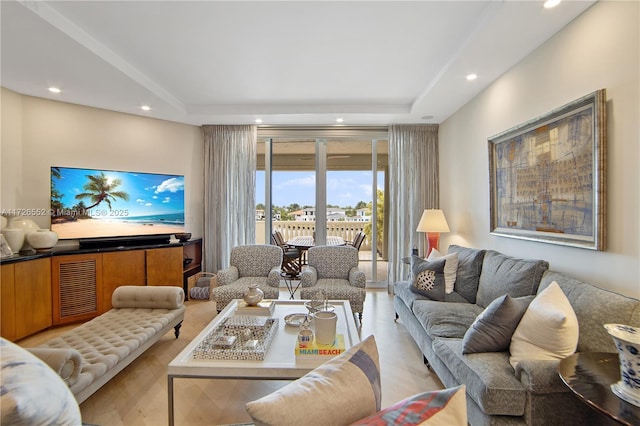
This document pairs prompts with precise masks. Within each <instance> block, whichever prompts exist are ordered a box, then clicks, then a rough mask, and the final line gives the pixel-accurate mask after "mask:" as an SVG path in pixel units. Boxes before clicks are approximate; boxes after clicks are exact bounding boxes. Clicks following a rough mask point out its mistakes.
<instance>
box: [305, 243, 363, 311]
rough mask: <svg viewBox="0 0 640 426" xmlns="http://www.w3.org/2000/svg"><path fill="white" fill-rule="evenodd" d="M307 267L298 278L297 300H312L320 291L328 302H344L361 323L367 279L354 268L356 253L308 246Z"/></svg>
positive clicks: (354, 250)
mask: <svg viewBox="0 0 640 426" xmlns="http://www.w3.org/2000/svg"><path fill="white" fill-rule="evenodd" d="M307 256H308V261H309V264H308V265H307V266H305V267H304V269H303V270H302V275H301V276H300V288H301V290H300V298H302V299H313V297H314V296H315V295H316V294H317V293H318V292H324V295H325V296H326V297H327V298H328V299H330V300H331V299H333V300H348V301H349V304H350V305H351V310H352V311H353V312H354V313H357V314H358V315H359V317H360V321H362V309H363V305H364V298H365V296H366V290H365V285H366V283H367V280H366V278H365V275H364V272H362V271H360V270H359V269H358V250H357V249H356V248H355V247H353V246H317V247H311V248H310V249H309V252H308V254H307Z"/></svg>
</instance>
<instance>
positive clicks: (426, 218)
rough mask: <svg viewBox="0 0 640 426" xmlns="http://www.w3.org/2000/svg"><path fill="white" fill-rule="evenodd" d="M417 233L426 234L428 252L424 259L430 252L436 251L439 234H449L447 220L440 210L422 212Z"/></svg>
mask: <svg viewBox="0 0 640 426" xmlns="http://www.w3.org/2000/svg"><path fill="white" fill-rule="evenodd" d="M416 231H417V232H426V233H427V243H428V247H429V249H428V251H427V254H426V255H425V257H427V256H429V254H430V253H431V250H433V249H436V250H437V249H438V242H439V241H440V233H441V232H449V225H447V219H445V218H444V213H442V210H435V209H429V210H425V211H424V212H422V217H421V218H420V222H419V223H418V229H416Z"/></svg>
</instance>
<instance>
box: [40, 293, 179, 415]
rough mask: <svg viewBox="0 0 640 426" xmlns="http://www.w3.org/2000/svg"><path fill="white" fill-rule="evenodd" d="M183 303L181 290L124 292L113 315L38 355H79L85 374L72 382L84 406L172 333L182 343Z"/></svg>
mask: <svg viewBox="0 0 640 426" xmlns="http://www.w3.org/2000/svg"><path fill="white" fill-rule="evenodd" d="M183 302H184V291H183V290H182V289H181V288H180V287H144V286H122V287H118V288H117V289H116V290H115V291H114V293H113V297H112V305H113V309H111V310H110V311H108V312H105V313H104V314H102V315H100V316H99V317H96V318H94V319H92V320H91V321H88V322H86V323H84V324H82V325H80V326H79V327H76V328H74V329H73V330H70V331H68V332H66V333H64V334H62V335H61V336H59V337H56V338H54V339H52V340H50V341H48V342H47V343H45V344H44V345H40V347H39V348H38V349H40V350H42V348H58V349H65V350H69V349H72V350H74V351H77V352H79V354H80V356H81V358H82V362H81V368H80V372H79V374H76V375H75V377H74V379H73V380H68V379H67V380H66V382H67V385H68V386H69V388H70V389H71V392H73V394H74V396H75V398H76V400H77V401H78V403H81V402H82V401H84V400H85V399H87V398H88V397H89V396H91V395H92V394H93V393H94V392H95V391H97V390H98V389H100V387H102V385H104V384H105V383H107V382H108V381H109V380H110V379H111V378H112V377H113V376H115V375H116V374H118V373H119V372H120V371H121V370H122V369H124V368H125V367H126V366H127V365H129V364H130V363H131V362H132V361H133V360H135V359H136V358H137V357H138V356H140V355H141V354H142V353H143V352H144V351H146V350H147V349H148V348H149V347H151V345H153V344H154V343H155V342H156V341H158V339H160V337H162V336H164V335H165V334H166V333H167V332H168V331H169V330H170V329H171V328H174V329H175V336H176V338H178V335H179V333H180V326H181V325H182V320H183V319H184V311H185V307H184V304H183ZM36 354H37V353H36Z"/></svg>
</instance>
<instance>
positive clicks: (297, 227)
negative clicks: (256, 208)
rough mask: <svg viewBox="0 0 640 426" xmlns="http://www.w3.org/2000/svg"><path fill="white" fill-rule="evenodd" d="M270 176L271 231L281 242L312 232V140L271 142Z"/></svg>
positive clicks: (313, 146) (313, 208)
mask: <svg viewBox="0 0 640 426" xmlns="http://www.w3.org/2000/svg"><path fill="white" fill-rule="evenodd" d="M272 158H273V160H272V173H271V185H272V186H271V188H272V189H271V194H272V196H271V197H272V205H273V208H272V221H271V227H272V230H273V231H279V232H280V233H281V234H282V237H283V239H284V241H289V240H290V239H292V238H294V237H298V236H310V237H311V236H313V233H314V231H315V226H316V223H315V219H316V217H315V197H316V171H315V140H312V139H309V140H293V141H274V143H273V157H272Z"/></svg>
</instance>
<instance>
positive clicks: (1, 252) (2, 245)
mask: <svg viewBox="0 0 640 426" xmlns="http://www.w3.org/2000/svg"><path fill="white" fill-rule="evenodd" d="M9 256H13V251H12V250H11V247H9V243H8V242H7V240H6V239H5V238H4V235H2V234H0V257H9Z"/></svg>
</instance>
